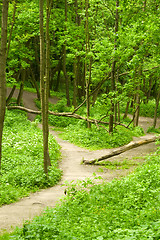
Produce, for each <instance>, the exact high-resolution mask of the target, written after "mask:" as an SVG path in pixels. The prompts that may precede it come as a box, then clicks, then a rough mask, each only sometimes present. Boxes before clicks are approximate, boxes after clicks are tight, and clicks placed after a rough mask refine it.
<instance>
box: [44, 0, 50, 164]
mask: <svg viewBox="0 0 160 240" xmlns="http://www.w3.org/2000/svg"><path fill="white" fill-rule="evenodd" d="M46 13H47V19H46V76H45V77H46V79H45V80H46V82H45V115H46V116H45V118H46V119H45V125H46V127H45V128H46V132H45V135H46V136H45V139H46V143H45V145H46V149H47V165H48V166H51V161H50V157H49V150H48V136H49V127H48V98H49V79H50V74H49V73H50V36H49V19H50V0H47V4H46Z"/></svg>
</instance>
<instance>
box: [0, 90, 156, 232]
mask: <svg viewBox="0 0 160 240" xmlns="http://www.w3.org/2000/svg"><path fill="white" fill-rule="evenodd" d="M16 94H17V91H16ZM35 97H36V94H33V93H29V92H24V94H23V102H24V105H25V107H28V108H32V109H36V106H35V104H34V101H33V100H34V98H35ZM50 101H51V102H52V103H56V102H57V101H58V99H57V98H56V97H54V98H51V99H50ZM29 119H30V120H33V119H34V116H33V115H32V114H29ZM151 124H152V122H151V119H147V122H144V119H143V118H142V120H141V118H140V125H142V126H143V127H145V128H146V127H148V126H149V125H151ZM158 124H159V123H158ZM50 133H51V134H53V135H54V136H55V138H56V140H57V142H58V143H59V144H60V146H61V152H62V161H61V163H60V168H61V169H62V170H63V177H62V180H61V182H60V183H59V184H58V185H56V186H54V187H52V188H49V189H46V190H42V191H40V192H37V193H34V194H31V195H30V196H29V197H26V198H23V199H21V200H20V201H18V202H16V203H13V204H10V205H5V206H2V207H1V208H0V232H2V231H3V230H7V231H11V230H12V228H14V227H15V226H22V224H23V222H24V221H25V220H28V219H32V218H33V217H34V216H35V215H39V214H40V213H41V212H42V211H43V209H44V208H45V207H47V206H51V207H54V206H55V204H56V203H57V201H58V199H59V198H60V197H62V196H63V195H64V190H65V186H62V185H63V184H64V183H65V181H69V182H70V181H72V180H77V179H80V180H83V179H85V178H87V177H90V178H93V173H96V175H97V176H101V177H102V178H103V179H104V180H106V181H111V180H112V179H113V178H119V177H122V176H125V175H127V174H128V173H129V172H130V171H132V170H133V168H130V169H120V170H108V169H103V171H100V167H99V166H89V165H81V164H80V163H81V161H82V158H85V159H93V158H97V157H100V156H102V155H105V154H106V153H108V151H109V150H108V149H104V150H98V151H89V150H85V149H82V148H80V147H77V146H75V145H73V144H71V143H69V142H68V141H64V140H62V139H60V138H59V137H58V134H57V132H54V130H52V129H50ZM146 137H147V136H145V138H146ZM142 138H144V137H142ZM155 149H156V146H155V144H154V143H150V144H147V145H144V146H141V147H139V148H136V149H133V150H130V151H127V152H125V153H123V154H121V155H120V156H116V157H114V158H112V160H118V161H120V160H123V159H133V158H136V157H140V158H139V160H140V161H141V160H142V159H141V158H142V156H144V155H146V154H148V153H150V152H152V151H154V150H155ZM136 161H137V160H136Z"/></svg>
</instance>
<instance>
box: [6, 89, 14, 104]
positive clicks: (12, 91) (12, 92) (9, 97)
mask: <svg viewBox="0 0 160 240" xmlns="http://www.w3.org/2000/svg"><path fill="white" fill-rule="evenodd" d="M15 89H16V85H14V86H13V88H12V90H11V92H10V94H9V96H8V98H7V100H6V105H8V104H9V102H10V101H11V98H12V96H13V94H14V91H15Z"/></svg>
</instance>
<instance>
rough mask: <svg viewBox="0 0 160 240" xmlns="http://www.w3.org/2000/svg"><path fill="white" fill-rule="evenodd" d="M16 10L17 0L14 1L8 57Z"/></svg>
mask: <svg viewBox="0 0 160 240" xmlns="http://www.w3.org/2000/svg"><path fill="white" fill-rule="evenodd" d="M16 10H17V0H15V1H14V10H13V17H12V23H11V30H10V34H9V39H8V46H7V57H8V53H9V48H10V43H11V38H12V32H13V27H14V23H15V16H16Z"/></svg>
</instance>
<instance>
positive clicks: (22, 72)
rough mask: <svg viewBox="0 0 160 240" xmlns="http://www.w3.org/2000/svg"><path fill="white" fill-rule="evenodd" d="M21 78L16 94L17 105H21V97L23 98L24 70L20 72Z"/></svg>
mask: <svg viewBox="0 0 160 240" xmlns="http://www.w3.org/2000/svg"><path fill="white" fill-rule="evenodd" d="M21 78H22V82H21V85H20V89H19V94H18V97H17V105H20V104H21V101H22V97H23V88H24V81H25V78H26V70H25V69H22V70H21Z"/></svg>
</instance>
